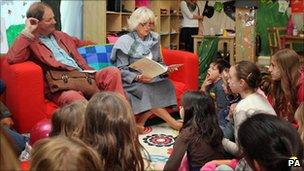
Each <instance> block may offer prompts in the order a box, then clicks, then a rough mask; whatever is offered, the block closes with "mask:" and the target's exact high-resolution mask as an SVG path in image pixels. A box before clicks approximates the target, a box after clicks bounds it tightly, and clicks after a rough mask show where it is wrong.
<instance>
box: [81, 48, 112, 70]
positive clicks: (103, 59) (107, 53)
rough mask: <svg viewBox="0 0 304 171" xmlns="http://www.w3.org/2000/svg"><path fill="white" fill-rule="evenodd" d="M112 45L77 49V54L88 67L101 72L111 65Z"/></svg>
mask: <svg viewBox="0 0 304 171" xmlns="http://www.w3.org/2000/svg"><path fill="white" fill-rule="evenodd" d="M112 48H113V45H111V44H103V45H94V46H85V47H81V48H78V52H79V53H80V54H81V56H83V58H84V59H85V60H86V62H87V63H88V65H89V66H90V67H92V68H94V69H95V70H101V69H103V68H105V67H108V66H113V65H112V64H111V60H110V57H111V52H112Z"/></svg>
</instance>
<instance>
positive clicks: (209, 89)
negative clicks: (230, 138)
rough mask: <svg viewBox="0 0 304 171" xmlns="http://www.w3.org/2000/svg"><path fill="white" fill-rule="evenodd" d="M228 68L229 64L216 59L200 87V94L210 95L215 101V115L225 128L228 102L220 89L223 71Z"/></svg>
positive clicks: (221, 88)
mask: <svg viewBox="0 0 304 171" xmlns="http://www.w3.org/2000/svg"><path fill="white" fill-rule="evenodd" d="M229 68H230V64H229V62H227V61H225V60H224V59H216V60H215V61H213V62H212V63H211V64H210V65H209V69H208V73H207V77H206V79H205V81H204V82H203V84H202V86H201V91H202V93H204V94H208V95H210V96H211V97H212V98H213V99H214V101H215V104H216V113H217V115H218V118H219V124H220V126H221V127H225V126H226V124H227V121H226V119H225V118H226V117H227V115H228V112H226V109H227V106H228V100H227V99H226V93H225V91H224V89H223V87H222V85H223V79H222V74H223V71H224V70H225V69H229Z"/></svg>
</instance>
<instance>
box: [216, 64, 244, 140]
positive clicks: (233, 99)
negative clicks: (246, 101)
mask: <svg viewBox="0 0 304 171" xmlns="http://www.w3.org/2000/svg"><path fill="white" fill-rule="evenodd" d="M228 79H229V69H228V68H225V69H224V71H223V72H222V80H223V85H222V86H223V90H224V92H225V93H226V100H227V101H228V106H227V108H226V109H223V112H225V114H223V115H224V116H226V118H225V120H223V122H224V124H222V126H221V125H220V127H221V129H222V131H223V133H224V137H225V138H227V139H229V140H230V141H234V127H233V114H232V113H233V112H234V109H235V106H236V104H237V103H238V102H239V101H240V100H241V96H240V95H239V94H234V93H232V91H231V89H230V87H229V85H228Z"/></svg>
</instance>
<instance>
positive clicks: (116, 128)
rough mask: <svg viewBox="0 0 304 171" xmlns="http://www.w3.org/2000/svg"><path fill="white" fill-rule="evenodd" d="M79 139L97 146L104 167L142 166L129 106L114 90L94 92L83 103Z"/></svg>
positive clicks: (113, 168)
mask: <svg viewBox="0 0 304 171" xmlns="http://www.w3.org/2000/svg"><path fill="white" fill-rule="evenodd" d="M84 120H85V122H84V127H83V130H82V131H81V135H80V137H81V139H82V140H83V141H84V142H85V143H86V144H88V145H89V146H91V147H92V148H94V149H95V150H97V152H98V153H99V155H100V158H101V160H103V161H104V167H103V168H102V169H104V170H138V171H142V170H144V169H145V166H144V160H143V157H142V154H141V152H142V150H143V147H142V146H141V144H140V143H139V140H138V134H137V128H136V122H135V118H134V115H133V112H132V109H131V106H130V105H129V103H128V102H127V101H126V99H125V98H124V97H122V96H121V95H119V94H117V93H113V92H106V91H103V92H101V93H97V94H95V95H94V96H93V97H92V98H91V99H90V100H89V103H88V105H87V109H86V113H85V119H84Z"/></svg>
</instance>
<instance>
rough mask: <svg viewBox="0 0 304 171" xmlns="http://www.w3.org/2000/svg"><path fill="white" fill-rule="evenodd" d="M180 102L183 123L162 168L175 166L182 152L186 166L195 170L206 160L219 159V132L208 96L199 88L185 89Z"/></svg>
mask: <svg viewBox="0 0 304 171" xmlns="http://www.w3.org/2000/svg"><path fill="white" fill-rule="evenodd" d="M181 105H182V107H181V111H180V112H181V116H183V120H184V125H183V127H182V129H181V131H180V134H179V135H178V137H177V139H176V142H175V144H174V147H173V152H172V154H171V155H170V157H169V160H168V161H167V163H166V165H165V167H164V170H177V169H178V168H179V166H180V164H181V161H182V159H183V156H184V154H185V153H186V152H187V157H188V161H189V166H190V170H199V169H200V168H201V167H202V166H203V165H204V164H205V163H207V162H208V161H211V160H214V159H223V158H224V149H223V146H222V139H223V133H222V130H221V129H220V127H219V124H218V119H217V116H216V113H215V107H214V103H213V101H212V99H211V98H210V97H208V96H205V95H202V94H201V93H200V92H187V93H185V94H184V95H183V97H182V101H181Z"/></svg>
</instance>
